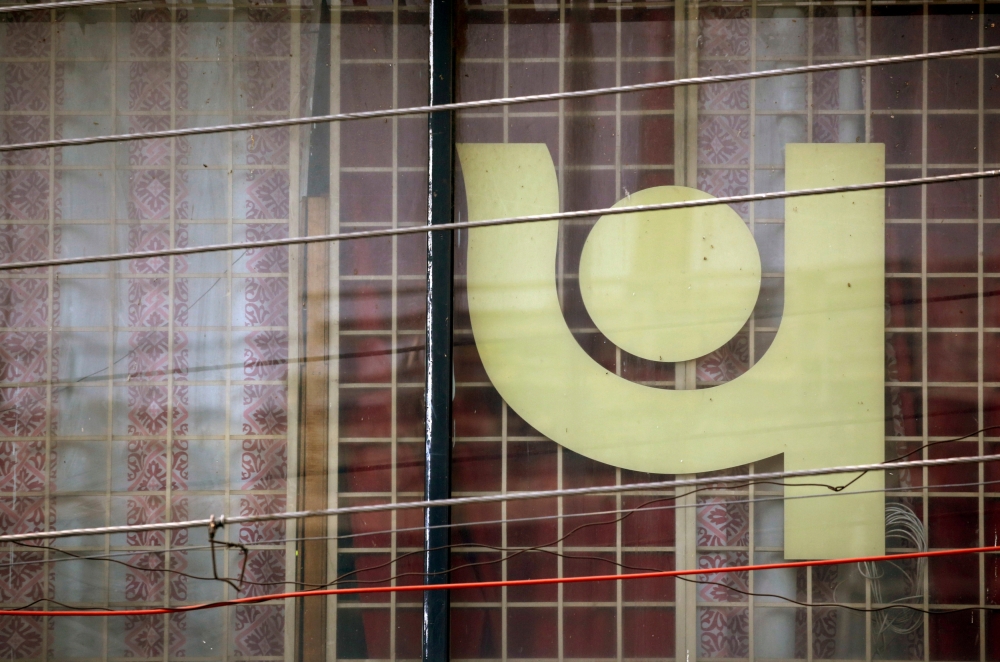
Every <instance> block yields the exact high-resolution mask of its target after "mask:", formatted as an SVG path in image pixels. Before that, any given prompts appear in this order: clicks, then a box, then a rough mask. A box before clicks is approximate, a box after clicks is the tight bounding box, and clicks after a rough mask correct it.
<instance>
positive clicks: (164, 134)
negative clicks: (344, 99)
mask: <svg viewBox="0 0 1000 662" xmlns="http://www.w3.org/2000/svg"><path fill="white" fill-rule="evenodd" d="M990 53H1000V46H981V47H977V48H961V49H955V50H948V51H934V52H931V53H915V54H912V55H894V56H891V57H878V58H870V59H867V60H849V61H845V62H828V63H824V64H810V65H803V66H798V67H788V68H786V69H767V70H764V71H749V72H745V73H737V74H720V75H717V76H698V77H695V78H677V79H674V80H665V81H654V82H651V83H638V84H634V85H615V86H612V87H598V88H592V89H587V90H577V91H574V92H550V93H547V94H530V95H525V96H519V97H500V98H496V99H482V100H479V101H458V102H455V103H442V104H436V105H433V106H431V105H428V106H411V107H408V108H387V109H385V110H369V111H363V112H356V113H338V114H335V115H316V116H314V117H294V118H289V119H280V120H265V121H260V122H244V123H240V124H220V125H216V126H202V127H192V128H186V129H170V130H165V131H146V132H140V133H124V134H117V135H105V136H90V137H85V138H62V139H59V140H46V141H41V142H31V143H16V144H10V145H0V152H15V151H23V150H27V149H49V148H53V147H73V146H78V145H95V144H100V143H112V142H125V141H129V140H152V139H162V138H177V137H180V136H195V135H204V134H209V133H231V132H233V131H249V130H254V129H272V128H280V127H287V126H301V125H304V124H322V123H325V122H345V121H350V120H362V119H376V118H387V117H399V116H402V115H423V114H425V113H432V112H441V111H454V110H470V109H479V108H493V107H496V106H512V105H518V104H525V103H536V102H539V101H555V100H561V99H585V98H589V97H596V96H604V95H607V94H625V93H630V92H645V91H648V90H662V89H667V88H672V87H686V86H689V85H714V84H717V83H731V82H735V81H744V80H758V79H761V78H774V77H777V76H794V75H798V74H808V73H815V72H818V71H839V70H842V69H860V68H864V67H873V66H882V65H891V64H902V63H905V62H923V61H926V60H939V59H944V58H954V57H965V56H971V55H988V54H990Z"/></svg>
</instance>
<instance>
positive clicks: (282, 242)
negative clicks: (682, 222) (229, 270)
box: [0, 170, 1000, 271]
mask: <svg viewBox="0 0 1000 662" xmlns="http://www.w3.org/2000/svg"><path fill="white" fill-rule="evenodd" d="M998 175H1000V170H982V171H976V172H960V173H956V174H953V175H935V176H933V177H916V178H914V179H897V180H893V181H886V182H872V183H869V184H848V185H845V186H827V187H823V188H808V189H796V190H793V191H775V192H773V193H751V194H749V195H730V196H725V197H721V198H706V199H703V200H687V201H684V202H665V203H660V204H655V205H633V206H628V207H606V208H602V209H586V210H582V211H564V212H554V213H551V214H534V215H531V216H512V217H509V218H496V219H490V220H485V221H459V222H455V223H440V224H436V225H414V226H411V227H403V228H386V229H384V230H365V231H362V232H345V233H340V234H318V235H310V236H305V237H288V238H286V239H265V240H262V241H247V242H242V243H235V244H207V245H204V246H190V247H185V248H165V249H163V250H157V251H142V252H138V253H111V254H108V255H94V256H87V257H66V258H55V259H51V260H36V261H32V262H10V263H7V264H0V271H11V270H13V269H37V268H41V267H63V266H71V265H76V264H93V263H95V262H120V261H122V260H141V259H146V258H151V257H171V256H178V255H197V254H201V253H217V252H219V251H231V250H249V249H254V248H273V247H275V246H294V245H300V244H313V243H319V242H329V241H347V240H351V239H373V238H377V237H393V236H398V235H406V234H423V233H425V232H442V231H446V230H464V229H468V228H482V227H492V226H495V225H513V224H516V223H536V222H539V221H558V220H565V219H573V218H589V217H592V216H610V215H614V214H632V213H636V212H649V211H667V210H671V209H688V208H691V207H711V206H714V205H727V204H736V203H742V202H763V201H765V200H780V199H783V198H798V197H803V196H810V195H829V194H833V193H850V192H855V191H871V190H876V189H886V188H901V187H904V186H919V185H922V184H940V183H944V182H959V181H965V180H970V179H986V178H988V177H996V176H998Z"/></svg>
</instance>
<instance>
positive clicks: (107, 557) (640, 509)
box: [0, 480, 1000, 584]
mask: <svg viewBox="0 0 1000 662" xmlns="http://www.w3.org/2000/svg"><path fill="white" fill-rule="evenodd" d="M754 484H755V485H756V484H757V483H756V481H754ZM772 484H773V483H772ZM992 485H1000V480H981V481H974V482H966V483H941V484H939V485H934V487H933V489H931V488H923V487H909V486H908V487H884V488H882V489H875V490H856V491H851V492H846V493H845V494H851V495H857V494H882V493H885V494H894V493H898V492H923V491H924V490H930V491H932V492H934V491H940V490H945V489H949V488H953V487H979V486H992ZM740 487H742V486H735V487H732V488H719V489H720V490H722V489H739V488H740ZM830 487H834V486H832V485H831V486H830ZM713 489H714V488H712V487H711V486H709V487H707V488H704V491H713ZM694 492H695V491H694V490H693V491H692V492H691V493H694ZM837 494H841V493H840V492H837V493H831V494H800V495H797V496H783V495H777V494H776V495H775V496H769V497H756V498H753V499H750V498H747V499H733V498H726V500H725V503H726V505H733V504H751V503H753V504H757V503H776V502H782V503H783V502H785V501H796V500H799V499H827V498H831V497H835V496H837ZM947 494H948V495H954V494H955V493H954V492H948V493H947ZM677 496H679V495H668V496H665V497H663V498H661V499H654V500H653V501H647V502H646V503H644V504H642V505H640V506H636V507H635V508H617V509H613V510H592V511H586V512H581V513H557V514H554V515H537V516H534V517H517V518H508V519H495V520H475V521H471V522H462V523H460V524H455V523H451V524H436V525H432V526H431V527H424V526H412V527H402V528H395V529H381V530H378V531H366V532H364V533H347V534H343V535H334V536H298V537H294V538H287V537H286V538H273V539H269V540H256V541H253V542H245V543H241V544H242V545H243V546H244V547H247V548H249V549H253V548H254V547H259V546H265V545H273V546H277V545H284V544H287V543H290V542H307V541H316V540H325V541H330V540H352V539H355V538H373V537H376V536H384V535H390V534H393V533H397V534H398V533H410V532H413V531H425V530H427V529H428V528H436V529H466V528H471V527H475V526H491V525H497V524H508V525H509V524H523V523H525V522H542V521H548V520H556V519H561V520H575V519H580V518H584V517H596V516H599V515H621V514H623V513H628V514H632V513H653V512H659V511H663V510H686V509H689V508H700V507H701V505H702V504H700V503H688V504H678V503H671V504H670V505H666V506H655V505H654V506H650V505H648V504H650V503H653V502H654V501H655V502H657V503H658V502H660V501H669V500H673V499H676V498H677ZM725 496H726V495H724V497H725ZM216 521H218V518H216ZM598 524H599V525H606V524H607V522H599V523H598ZM13 544H14V545H23V543H20V542H17V541H14V542H13ZM219 544H221V543H219ZM464 544H465V543H456V544H454V545H450V547H456V548H461V547H463V545H464ZM470 544H473V543H470ZM211 548H212V546H211V545H185V546H184V547H183V548H173V549H172V550H164V549H130V550H129V551H117V552H109V553H100V554H92V555H81V554H76V553H71V552H70V551H69V550H65V549H62V548H57V547H46V549H48V550H50V551H55V552H59V553H63V554H70V555H69V556H66V557H58V558H46V559H31V560H27V561H10V562H0V571H3V570H4V569H5V568H16V567H20V566H25V565H38V564H47V565H51V564H54V563H62V562H68V561H110V562H114V561H115V559H117V558H122V557H131V556H135V555H136V554H166V553H167V552H168V551H174V552H175V551H177V550H178V549H181V550H182V551H184V552H192V551H200V550H206V549H211ZM417 549H418V551H420V552H421V553H422V552H423V550H422V549H419V548H417ZM0 551H13V549H10V550H0ZM140 569H141V570H144V571H147V572H174V571H171V570H167V569H165V568H140ZM420 574H423V573H420ZM196 579H213V580H214V578H213V577H196ZM275 583H276V584H288V583H296V582H287V581H281V582H275Z"/></svg>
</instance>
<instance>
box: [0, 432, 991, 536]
mask: <svg viewBox="0 0 1000 662" xmlns="http://www.w3.org/2000/svg"><path fill="white" fill-rule="evenodd" d="M994 427H997V426H991V427H990V428H983V430H982V431H985V430H987V429H994ZM980 432H981V431H979V432H975V433H971V435H967V436H964V437H959V438H956V439H952V440H950V441H960V440H962V439H967V438H968V437H969V436H974V435H976V434H979V433H980ZM946 441H949V440H944V441H943V442H942V443H944V442H946ZM935 443H937V442H935ZM995 461H1000V454H995V455H973V456H964V457H948V458H938V459H933V460H914V461H910V462H896V461H892V462H891V463H890V462H879V463H877V464H856V465H846V466H839V467H823V468H819V469H800V470H795V471H774V472H767V473H760V474H753V475H740V476H708V477H704V478H689V479H683V480H665V481H655V482H648V483H629V484H627V485H600V486H594V487H576V488H569V489H561V490H541V491H532V492H512V493H505V494H488V495H481V496H468V497H453V498H450V499H438V500H432V501H426V500H425V501H409V502H396V503H384V504H371V505H364V506H346V507H342V508H326V509H320V510H302V511H292V512H284V513H266V514H261V515H239V516H234V517H225V516H219V517H218V518H215V521H216V522H217V523H218V524H220V525H225V524H245V523H252V522H267V521H275V520H289V519H302V518H306V517H329V516H333V515H346V514H356V513H372V512H385V511H393V510H412V509H424V508H440V507H450V506H455V505H464V504H471V503H496V502H501V501H523V500H528V499H542V498H548V497H559V496H577V495H584V494H615V493H621V492H637V491H643V490H656V489H665V488H675V487H687V486H696V485H716V484H720V483H745V482H748V481H767V480H775V479H784V478H804V477H810V476H826V475H831V474H841V473H862V472H869V471H887V470H892V469H899V468H903V469H905V468H911V467H938V466H948V465H954V464H969V463H982V462H995ZM855 480H857V479H855ZM853 482H854V481H851V483H849V484H852V483H853ZM797 486H802V487H807V486H808V485H807V484H798V483H788V484H787V487H797ZM844 488H845V486H840V488H839V489H838V490H835V491H838V492H839V491H842V490H843V489H844ZM211 521H212V520H211V519H196V520H185V521H180V522H159V523H150V524H125V525H117V526H102V527H91V528H81V529H64V530H59V531H32V532H27V533H14V534H5V535H2V536H0V543H4V542H15V541H18V540H48V539H54V538H67V537H76V536H91V535H102V534H111V533H131V532H137V531H172V530H177V529H192V528H203V527H207V526H209V525H210V523H211Z"/></svg>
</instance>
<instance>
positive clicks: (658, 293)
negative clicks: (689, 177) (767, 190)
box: [580, 186, 760, 361]
mask: <svg viewBox="0 0 1000 662" xmlns="http://www.w3.org/2000/svg"><path fill="white" fill-rule="evenodd" d="M711 197H712V196H710V195H708V194H707V193H703V192H702V191H698V190H696V189H692V188H687V187H683V186H658V187H655V188H649V189H645V190H643V191H639V192H638V193H635V194H633V195H631V196H630V197H628V198H625V199H624V200H621V201H619V202H618V203H617V204H616V205H615V206H616V207H625V206H629V207H631V206H636V205H652V204H661V203H669V202H681V201H687V200H702V199H707V198H711ZM580 289H581V291H582V294H583V301H584V303H585V304H586V306H587V311H588V312H589V313H590V316H591V318H592V319H593V320H594V323H595V324H596V325H597V328H598V329H600V330H601V331H602V332H603V333H604V334H605V335H606V336H607V337H608V338H610V339H611V341H612V342H614V343H615V344H616V345H618V346H619V347H621V348H622V349H624V350H625V351H626V352H629V353H630V354H634V355H635V356H639V357H642V358H644V359H648V360H651V361H688V360H690V359H695V358H698V357H700V356H704V355H706V354H708V353H709V352H712V351H714V350H715V349H718V348H719V347H720V346H722V345H723V344H724V343H726V342H727V341H729V340H730V339H731V338H732V337H733V336H734V335H736V333H737V332H739V330H740V329H741V328H742V327H743V325H744V324H745V323H746V321H747V319H748V318H749V317H750V313H751V312H752V311H753V307H754V304H755V303H756V302H757V293H758V292H759V291H760V255H759V254H758V253H757V245H756V243H755V242H754V239H753V236H752V235H751V234H750V230H749V229H748V228H747V226H746V224H745V223H744V222H743V220H742V219H741V218H740V217H739V215H738V214H737V213H736V212H735V211H733V210H732V208H731V207H729V206H728V205H714V206H710V207H694V208H688V209H673V210H666V211H652V212H638V213H631V214H621V215H614V216H602V217H601V219H600V220H598V222H597V224H596V225H595V226H594V228H593V230H591V232H590V235H589V236H588V237H587V242H586V244H585V245H584V247H583V255H582V256H581V259H580Z"/></svg>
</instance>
